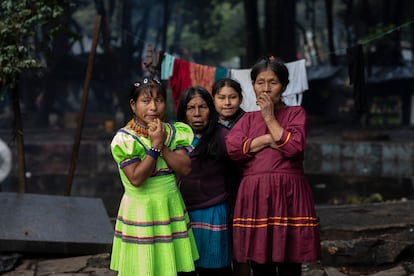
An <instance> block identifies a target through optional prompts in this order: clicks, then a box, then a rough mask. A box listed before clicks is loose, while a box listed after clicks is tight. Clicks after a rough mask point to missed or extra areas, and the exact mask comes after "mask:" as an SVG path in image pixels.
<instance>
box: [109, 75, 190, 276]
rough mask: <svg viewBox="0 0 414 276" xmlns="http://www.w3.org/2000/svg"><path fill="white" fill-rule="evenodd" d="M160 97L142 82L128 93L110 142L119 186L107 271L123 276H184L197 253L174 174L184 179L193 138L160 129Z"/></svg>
mask: <svg viewBox="0 0 414 276" xmlns="http://www.w3.org/2000/svg"><path fill="white" fill-rule="evenodd" d="M165 99H166V93H165V89H164V88H163V87H162V85H161V84H160V83H159V82H158V81H156V80H152V79H148V78H145V79H144V80H143V81H142V82H137V83H135V84H134V86H133V87H132V89H131V93H130V107H131V110H132V112H133V113H134V118H133V119H131V120H130V121H129V122H128V123H127V124H126V126H124V127H123V128H121V129H120V130H118V132H117V133H116V134H115V136H114V138H113V140H112V142H111V152H112V156H113V158H114V160H115V162H116V163H117V166H118V169H119V175H120V178H121V181H122V184H123V186H124V194H123V196H122V199H121V202H120V206H119V210H118V216H117V220H116V225H115V235H114V241H113V247H112V256H111V266H110V267H111V269H113V270H116V271H118V275H125V276H132V275H133V276H139V275H142V276H151V275H154V276H159V275H162V276H168V275H171V276H173V275H177V274H178V275H185V274H187V273H192V272H193V271H194V269H195V268H194V261H195V260H197V259H198V251H197V247H196V244H195V241H194V236H193V232H192V229H191V228H190V227H189V218H188V214H187V210H186V207H185V205H184V201H183V199H182V196H181V194H180V192H179V190H178V188H177V185H176V179H175V174H179V175H187V174H188V173H189V172H190V171H191V161H190V158H189V156H188V153H187V151H188V150H191V142H192V140H193V137H194V135H193V132H192V130H191V128H190V127H189V126H188V125H186V124H184V123H180V122H176V123H164V122H163V119H164V117H165V107H166V104H165Z"/></svg>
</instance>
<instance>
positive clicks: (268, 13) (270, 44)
mask: <svg viewBox="0 0 414 276" xmlns="http://www.w3.org/2000/svg"><path fill="white" fill-rule="evenodd" d="M264 10H265V28H264V41H265V54H267V55H270V54H272V55H276V56H277V57H280V58H281V59H282V60H284V61H285V62H289V61H293V60H296V24H295V17H296V1H286V0H266V1H265V9H264Z"/></svg>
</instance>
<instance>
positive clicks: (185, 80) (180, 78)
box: [169, 58, 192, 111]
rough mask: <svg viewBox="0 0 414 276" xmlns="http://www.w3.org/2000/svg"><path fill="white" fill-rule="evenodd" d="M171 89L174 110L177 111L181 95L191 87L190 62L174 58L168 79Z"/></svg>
mask: <svg viewBox="0 0 414 276" xmlns="http://www.w3.org/2000/svg"><path fill="white" fill-rule="evenodd" d="M169 85H170V87H171V89H172V98H173V102H174V110H175V111H177V107H178V103H179V101H180V97H181V94H182V93H183V92H184V91H185V90H186V89H187V88H188V87H190V86H191V85H192V82H191V78H190V62H188V61H185V60H182V59H179V58H176V59H174V66H173V73H172V75H171V77H170V79H169Z"/></svg>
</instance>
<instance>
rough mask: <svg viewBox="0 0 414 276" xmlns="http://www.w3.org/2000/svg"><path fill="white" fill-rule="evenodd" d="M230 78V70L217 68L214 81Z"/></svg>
mask: <svg viewBox="0 0 414 276" xmlns="http://www.w3.org/2000/svg"><path fill="white" fill-rule="evenodd" d="M228 76H229V70H227V68H224V67H217V68H216V74H215V76H214V81H218V80H219V79H224V78H227V77H228Z"/></svg>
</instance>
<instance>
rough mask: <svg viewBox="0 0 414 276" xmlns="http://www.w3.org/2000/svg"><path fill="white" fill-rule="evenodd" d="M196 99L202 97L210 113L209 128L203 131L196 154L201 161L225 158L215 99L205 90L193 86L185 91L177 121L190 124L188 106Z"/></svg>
mask: <svg viewBox="0 0 414 276" xmlns="http://www.w3.org/2000/svg"><path fill="white" fill-rule="evenodd" d="M194 97H201V98H202V99H203V100H204V101H205V102H206V104H207V107H208V109H209V111H210V116H209V120H208V124H207V127H206V128H205V129H204V130H203V131H202V133H201V134H202V136H201V139H200V142H199V144H198V145H197V146H196V148H195V149H194V152H195V153H197V154H198V155H199V157H200V158H201V159H203V158H212V159H220V158H222V157H223V156H224V154H225V149H224V147H223V146H221V142H222V141H221V139H220V136H219V130H218V125H217V120H218V113H217V111H216V108H215V106H214V101H213V97H212V96H211V94H210V93H209V92H208V91H207V90H206V89H205V88H203V87H201V86H191V87H189V88H187V89H186V90H185V91H184V93H183V94H182V95H181V98H180V102H179V104H178V108H177V121H179V122H183V123H188V122H187V104H188V102H190V100H191V99H193V98H194Z"/></svg>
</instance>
